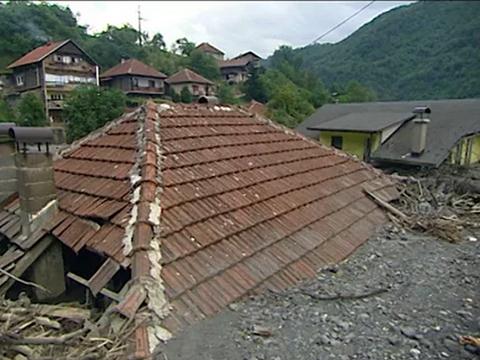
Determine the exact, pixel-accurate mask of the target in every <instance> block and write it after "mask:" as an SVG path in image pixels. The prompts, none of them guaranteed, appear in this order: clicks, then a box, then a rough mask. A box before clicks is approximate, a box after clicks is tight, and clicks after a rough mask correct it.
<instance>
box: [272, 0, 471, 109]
mask: <svg viewBox="0 0 480 360" xmlns="http://www.w3.org/2000/svg"><path fill="white" fill-rule="evenodd" d="M294 51H295V52H296V55H299V58H300V59H301V60H302V66H303V67H304V69H305V70H308V71H310V72H312V73H313V74H315V75H316V76H318V78H319V79H321V80H322V81H323V83H324V84H325V85H326V86H327V87H329V88H332V87H333V88H335V87H340V88H341V87H342V86H345V85H346V84H347V83H348V82H349V81H351V80H357V81H358V82H360V83H362V84H363V85H366V86H368V87H369V88H370V89H373V90H374V91H375V92H376V95H377V98H378V99H380V100H408V99H441V98H465V97H480V2H476V1H464V2H463V1H449V2H447V1H427V2H418V3H414V4H411V5H405V6H400V7H398V8H395V9H393V10H390V11H388V12H386V13H383V14H381V15H380V16H378V17H377V18H375V19H374V20H372V21H371V22H370V23H368V24H366V25H364V26H363V27H361V28H360V29H359V30H357V31H356V32H355V33H353V34H352V35H350V36H349V37H348V38H346V39H345V40H343V41H341V42H339V43H336V44H323V45H313V46H307V47H304V48H299V49H295V50H294ZM274 56H275V55H274Z"/></svg>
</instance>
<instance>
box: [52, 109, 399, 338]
mask: <svg viewBox="0 0 480 360" xmlns="http://www.w3.org/2000/svg"><path fill="white" fill-rule="evenodd" d="M55 181H56V186H57V188H58V196H59V209H60V212H59V214H58V215H57V218H56V219H55V221H54V222H53V223H52V225H51V227H50V231H51V232H52V233H53V234H54V235H55V236H56V237H57V238H59V239H60V240H61V241H62V242H63V243H64V244H65V245H67V246H68V247H70V248H72V249H74V250H75V251H79V250H80V249H82V248H83V247H87V248H89V249H91V250H94V251H96V252H98V253H101V254H103V255H105V256H107V257H109V258H111V259H113V260H114V261H115V262H117V263H118V264H120V265H121V266H123V267H128V266H132V270H133V277H135V274H143V275H148V274H149V272H150V273H156V276H159V277H158V279H157V280H158V281H159V282H160V283H161V284H160V283H159V284H158V285H159V287H160V286H161V289H162V291H163V292H164V294H165V296H166V297H165V301H167V302H168V308H169V309H170V311H168V315H166V312H165V313H164V315H165V316H164V319H163V325H164V327H165V328H166V329H168V330H169V331H171V332H176V331H178V330H179V329H181V328H183V327H185V326H187V325H188V324H191V323H193V322H195V321H197V320H199V319H202V318H204V317H206V316H209V315H212V314H214V313H216V312H218V311H219V310H221V309H222V308H224V307H225V306H226V305H227V304H229V303H231V302H233V301H235V300H238V299H240V298H241V297H242V296H244V295H246V294H248V293H250V292H252V291H261V290H263V289H266V288H270V289H276V290H278V289H282V288H284V287H287V286H291V285H293V284H295V283H296V282H298V281H300V280H301V279H304V278H308V277H311V276H313V275H314V274H315V271H316V270H317V269H318V268H319V267H321V266H322V265H325V264H327V263H331V262H336V261H339V260H341V259H343V258H345V257H346V256H347V255H348V254H350V253H351V252H352V251H353V250H354V249H355V248H357V247H358V246H359V245H361V244H362V243H363V242H364V241H365V240H366V239H367V238H368V237H369V235H370V234H371V233H372V231H373V230H374V229H375V227H376V226H378V225H380V224H382V223H383V222H385V221H386V218H385V216H384V214H383V212H382V211H381V210H380V209H379V208H378V207H377V206H376V205H375V203H374V202H372V201H371V200H370V199H369V198H368V197H367V196H366V195H365V194H364V192H363V189H368V190H370V191H374V192H376V193H377V194H378V195H379V196H381V197H382V198H383V199H385V200H391V199H393V198H395V197H396V196H397V192H396V190H395V188H394V184H393V182H392V181H391V180H390V179H388V178H386V177H385V176H383V175H382V174H381V173H380V172H378V171H376V170H374V169H373V168H371V167H369V166H368V165H365V164H363V163H361V162H359V161H356V160H353V159H352V158H350V157H348V156H346V155H345V154H343V153H342V152H338V151H336V150H333V149H329V148H326V147H324V146H321V145H319V144H318V143H316V142H314V141H311V140H308V139H306V138H304V137H302V136H299V135H298V134H296V133H294V132H292V131H290V130H288V129H286V128H284V127H281V126H279V125H276V124H273V123H272V122H270V121H269V120H266V119H264V118H261V117H259V116H254V115H251V114H249V113H247V112H245V111H244V110H242V109H236V108H230V107H217V106H214V107H206V106H198V105H191V106H186V105H177V106H174V107H172V106H169V105H158V106H157V105H154V104H153V103H150V104H149V105H148V106H147V107H143V108H140V109H138V110H136V111H135V112H133V113H130V114H127V115H124V116H123V117H122V118H120V119H118V120H116V121H114V122H112V123H111V124H109V125H107V126H106V127H105V128H103V129H101V130H99V131H98V132H96V133H94V134H92V135H90V136H89V137H87V138H85V139H83V140H82V141H80V142H78V143H76V144H74V145H73V147H72V148H71V149H70V150H69V151H68V152H66V153H64V154H63V155H62V159H60V160H58V161H56V163H55ZM139 184H142V185H139ZM157 231H158V232H159V233H157ZM151 250H154V252H153V253H150V255H149V253H148V251H151ZM142 252H143V253H142ZM134 254H142V255H140V256H138V257H135V256H134ZM155 262H157V263H155Z"/></svg>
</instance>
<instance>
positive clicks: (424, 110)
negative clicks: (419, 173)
mask: <svg viewBox="0 0 480 360" xmlns="http://www.w3.org/2000/svg"><path fill="white" fill-rule="evenodd" d="M413 113H414V114H416V115H417V118H416V119H414V120H413V127H412V148H411V153H412V155H413V156H419V155H421V154H422V153H423V152H424V151H425V147H426V146H427V130H428V124H429V123H430V120H429V119H427V118H425V114H430V113H431V110H430V108H429V107H427V106H419V107H416V108H415V109H414V110H413Z"/></svg>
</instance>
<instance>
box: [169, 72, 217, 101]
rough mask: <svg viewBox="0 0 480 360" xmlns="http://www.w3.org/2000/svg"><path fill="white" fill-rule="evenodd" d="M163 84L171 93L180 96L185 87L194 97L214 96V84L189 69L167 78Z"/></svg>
mask: <svg viewBox="0 0 480 360" xmlns="http://www.w3.org/2000/svg"><path fill="white" fill-rule="evenodd" d="M165 82H166V83H167V85H168V86H169V87H170V89H171V91H174V92H176V93H177V94H180V93H181V91H182V89H183V88H184V87H186V88H187V89H188V90H189V91H190V93H191V94H192V95H193V96H194V97H199V96H203V95H205V96H211V95H215V84H214V83H213V81H210V80H208V79H206V78H204V77H203V76H202V75H200V74H197V73H196V72H194V71H192V70H190V69H182V70H180V71H179V72H177V73H175V74H173V75H171V76H169V77H168V78H167V79H166V80H165Z"/></svg>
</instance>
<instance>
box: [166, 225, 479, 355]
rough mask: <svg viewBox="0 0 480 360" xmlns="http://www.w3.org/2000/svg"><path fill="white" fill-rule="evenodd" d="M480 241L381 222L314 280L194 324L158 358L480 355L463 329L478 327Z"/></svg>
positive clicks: (472, 331)
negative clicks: (384, 226) (463, 341)
mask: <svg viewBox="0 0 480 360" xmlns="http://www.w3.org/2000/svg"><path fill="white" fill-rule="evenodd" d="M474 235H475V236H476V238H479V235H480V234H478V233H477V234H474ZM479 243H480V242H473V241H468V240H466V241H464V242H462V243H460V244H451V243H447V242H444V241H441V240H438V239H435V238H432V237H428V236H426V235H418V234H412V233H405V232H403V231H386V230H385V231H383V232H381V233H380V234H378V235H377V236H376V237H375V238H373V239H371V240H370V241H368V242H367V243H366V244H365V245H363V246H362V247H361V248H360V249H359V250H358V251H357V252H356V253H355V254H354V255H353V256H351V257H350V258H349V259H348V261H346V262H344V263H342V264H340V265H339V266H334V267H330V268H327V269H323V270H322V271H320V272H319V273H318V276H317V277H316V279H314V280H311V281H308V282H306V283H304V284H302V285H300V286H299V287H297V288H293V289H289V290H287V291H285V292H282V293H280V294H274V293H268V294H264V295H261V296H257V297H253V298H250V299H248V300H246V301H245V302H242V303H238V304H235V306H231V309H229V310H226V311H224V312H223V313H221V314H218V315H217V316H215V317H213V318H211V319H208V320H205V321H202V322H200V323H198V324H196V325H194V326H192V327H190V328H189V329H187V330H186V331H185V332H183V333H181V334H179V335H178V336H177V337H176V338H174V339H172V340H171V341H170V342H168V343H167V344H166V345H164V346H162V347H161V348H159V349H158V351H159V353H158V355H157V359H161V360H164V359H180V360H181V359H200V360H207V359H210V360H213V359H215V360H216V359H231V360H237V359H238V360H244V359H245V360H255V359H256V360H261V359H265V360H267V359H269V360H284V359H285V360H287V359H288V360H290V359H302V360H310V359H311V360H320V359H322V360H323V359H339V360H341V359H378V360H387V359H455V360H458V359H477V358H478V355H475V354H474V352H475V348H472V347H469V346H467V347H464V346H462V345H460V344H459V343H458V337H459V336H461V335H474V336H478V335H479V334H480V311H479V299H480V296H479V295H480V294H479V277H480V274H479V269H480V248H479ZM375 290H381V291H383V292H381V291H380V292H378V293H377V292H375ZM305 293H308V294H312V295H313V296H314V297H315V296H320V297H329V296H330V297H335V296H338V295H340V296H345V295H346V296H347V298H339V299H335V300H318V299H314V298H312V297H311V296H309V295H305ZM369 293H373V295H371V296H367V297H365V298H361V299H355V298H353V299H352V296H359V295H362V294H369ZM259 328H260V329H263V330H264V331H263V332H261V333H262V334H263V335H259V334H258V333H259V332H258V331H254V330H255V329H257V330H258V329H259ZM255 333H257V334H255ZM269 333H271V335H270V334H269Z"/></svg>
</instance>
